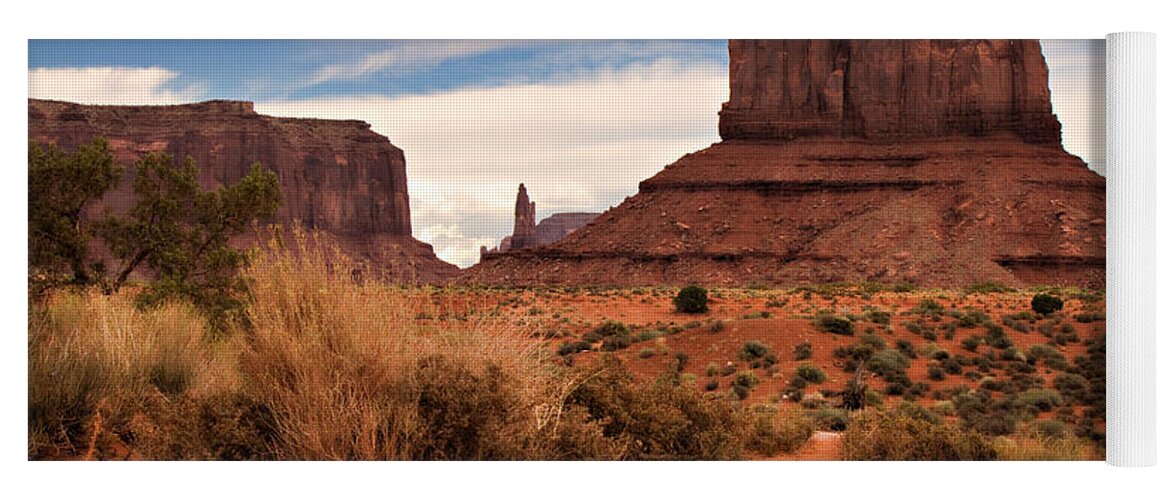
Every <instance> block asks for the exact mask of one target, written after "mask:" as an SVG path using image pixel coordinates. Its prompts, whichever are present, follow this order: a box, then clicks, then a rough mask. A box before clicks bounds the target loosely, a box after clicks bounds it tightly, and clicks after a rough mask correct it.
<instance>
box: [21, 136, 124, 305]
mask: <svg viewBox="0 0 1171 500" xmlns="http://www.w3.org/2000/svg"><path fill="white" fill-rule="evenodd" d="M121 175H122V168H121V167H119V166H117V165H115V164H114V156H113V154H112V153H110V149H109V145H108V143H107V142H106V141H105V140H104V139H101V138H98V139H94V140H93V142H91V143H90V144H87V145H84V146H81V147H80V148H78V149H77V151H75V152H73V153H72V154H66V153H65V152H63V151H61V150H60V149H58V148H57V147H56V146H54V145H48V146H46V147H44V148H42V147H41V146H40V145H38V144H36V143H33V142H29V146H28V265H29V268H30V276H32V275H34V271H35V272H37V273H40V272H45V273H59V272H68V273H70V274H71V277H70V278H69V279H70V281H72V282H74V283H77V284H87V283H89V282H90V280H91V276H90V271H91V269H90V268H91V266H93V265H94V264H92V263H90V262H88V257H89V238H90V232H91V230H90V229H91V228H89V227H88V226H87V224H86V223H85V221H84V220H83V219H82V216H83V215H84V213H85V210H86V208H87V207H88V206H89V205H90V204H91V203H92V202H94V201H96V200H98V199H100V198H101V197H102V195H103V194H105V192H106V191H107V190H109V189H110V188H112V187H113V186H114V185H115V184H116V183H117V181H118V178H119V177H121ZM99 271H100V268H99Z"/></svg>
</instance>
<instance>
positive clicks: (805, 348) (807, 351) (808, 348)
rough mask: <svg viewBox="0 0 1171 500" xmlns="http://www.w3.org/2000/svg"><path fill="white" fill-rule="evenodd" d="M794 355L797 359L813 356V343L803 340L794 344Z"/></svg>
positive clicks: (802, 359) (801, 359)
mask: <svg viewBox="0 0 1171 500" xmlns="http://www.w3.org/2000/svg"><path fill="white" fill-rule="evenodd" d="M793 357H794V358H795V359H796V360H797V361H804V360H806V359H809V358H811V357H813V344H811V343H809V342H802V343H800V344H797V345H795V346H793Z"/></svg>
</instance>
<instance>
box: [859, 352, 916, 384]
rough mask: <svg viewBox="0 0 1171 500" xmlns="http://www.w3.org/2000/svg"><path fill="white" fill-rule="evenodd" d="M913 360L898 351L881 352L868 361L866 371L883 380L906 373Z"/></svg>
mask: <svg viewBox="0 0 1171 500" xmlns="http://www.w3.org/2000/svg"><path fill="white" fill-rule="evenodd" d="M910 367H911V360H910V359H908V358H907V357H906V356H904V355H902V353H900V352H898V351H889V350H888V351H881V352H878V353H875V354H874V355H873V356H871V357H870V359H868V360H867V361H866V369H867V370H870V371H872V372H874V373H876V374H878V375H880V376H882V377H883V378H887V377H890V376H892V375H896V374H901V373H904V372H906V370H907V368H910Z"/></svg>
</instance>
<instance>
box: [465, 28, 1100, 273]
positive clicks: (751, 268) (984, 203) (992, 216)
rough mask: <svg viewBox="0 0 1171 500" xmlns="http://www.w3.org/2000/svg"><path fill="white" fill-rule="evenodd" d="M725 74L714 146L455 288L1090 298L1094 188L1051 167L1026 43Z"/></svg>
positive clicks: (784, 60)
mask: <svg viewBox="0 0 1171 500" xmlns="http://www.w3.org/2000/svg"><path fill="white" fill-rule="evenodd" d="M729 61H730V66H729V71H730V79H729V83H730V87H731V88H730V98H729V101H728V102H727V103H725V104H724V106H723V109H722V110H721V111H720V134H721V137H722V138H723V141H722V142H720V143H717V144H715V145H713V146H711V147H709V148H707V149H704V150H702V151H698V152H695V153H691V154H688V155H685V156H684V157H683V158H680V159H679V160H678V161H676V162H675V163H673V164H671V165H668V166H667V167H666V168H665V169H663V170H662V171H660V172H659V173H658V174H656V175H654V176H653V177H651V178H649V179H647V180H644V181H643V182H642V183H640V185H639V192H638V194H636V195H635V196H632V197H630V198H627V199H626V201H624V202H623V203H622V204H621V205H619V206H618V207H615V208H613V209H611V210H609V211H607V212H606V213H604V214H602V215H600V216H598V217H597V218H596V219H594V220H593V221H592V222H590V223H589V224H588V225H586V226H584V227H582V228H580V229H578V230H576V231H574V232H572V233H570V234H569V235H568V236H566V237H564V238H563V239H561V240H559V241H556V242H554V243H550V244H545V245H542V246H539V247H528V248H524V249H523V250H519V251H507V252H497V253H492V252H489V253H487V254H485V256H484V258H483V259H482V261H481V263H480V264H478V265H476V266H473V267H472V268H470V269H468V270H466V271H465V272H464V273H463V274H462V275H461V277H460V278H459V280H460V281H461V282H466V283H484V284H511V285H557V284H569V285H573V284H613V285H650V284H675V285H682V284H688V283H702V284H708V285H717V286H735V285H740V286H743V285H748V284H755V283H767V284H774V285H783V286H792V285H800V284H809V283H827V282H841V281H847V282H881V283H904V282H907V283H913V284H916V285H920V286H932V287H934V286H939V287H955V286H966V285H970V284H973V283H978V282H989V281H993V282H1000V283H1004V284H1007V285H1012V286H1023V285H1031V284H1053V285H1076V286H1089V287H1103V286H1104V285H1105V271H1106V268H1105V258H1106V243H1105V241H1106V228H1105V213H1106V209H1105V200H1106V191H1105V180H1104V179H1103V178H1102V177H1101V176H1100V175H1098V174H1096V173H1094V172H1093V171H1091V170H1090V169H1088V168H1087V167H1086V164H1085V163H1084V162H1083V161H1082V160H1080V159H1079V158H1077V157H1075V156H1073V155H1070V154H1069V153H1067V152H1066V151H1064V150H1063V149H1062V146H1061V125H1060V123H1059V122H1058V121H1057V118H1056V117H1055V116H1054V114H1053V111H1052V105H1051V103H1050V95H1049V87H1048V67H1047V66H1046V64H1045V61H1044V58H1043V56H1042V54H1041V49H1040V44H1039V43H1038V42H1037V41H1036V40H840V41H836V40H759V41H747V40H744V41H742V40H733V41H731V42H730V43H729ZM519 206H520V204H519V203H518V208H519Z"/></svg>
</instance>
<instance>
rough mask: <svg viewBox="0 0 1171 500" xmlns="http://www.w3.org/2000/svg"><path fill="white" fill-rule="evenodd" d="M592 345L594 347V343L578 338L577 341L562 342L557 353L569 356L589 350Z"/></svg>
mask: <svg viewBox="0 0 1171 500" xmlns="http://www.w3.org/2000/svg"><path fill="white" fill-rule="evenodd" d="M590 347H592V344H590V343H589V342H586V341H584V340H578V341H576V342H565V343H562V344H561V347H558V348H557V355H559V356H568V355H570V354H576V353H579V352H583V351H588V350H590Z"/></svg>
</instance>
